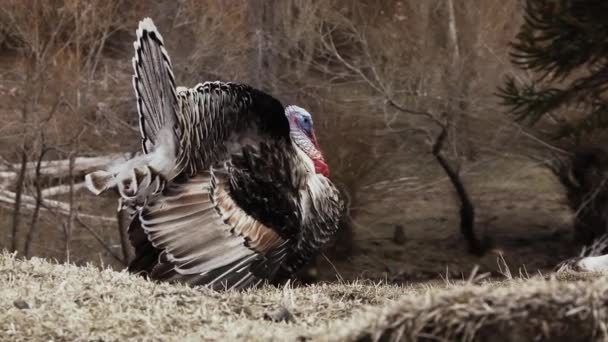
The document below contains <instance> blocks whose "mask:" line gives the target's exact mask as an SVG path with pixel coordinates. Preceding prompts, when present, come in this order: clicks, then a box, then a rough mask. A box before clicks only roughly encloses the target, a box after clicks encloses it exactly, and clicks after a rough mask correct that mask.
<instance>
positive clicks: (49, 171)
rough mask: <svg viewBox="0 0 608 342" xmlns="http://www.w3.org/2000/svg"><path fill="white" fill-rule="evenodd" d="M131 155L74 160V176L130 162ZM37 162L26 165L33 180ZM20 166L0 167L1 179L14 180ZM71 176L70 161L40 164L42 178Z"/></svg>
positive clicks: (27, 172) (51, 161)
mask: <svg viewBox="0 0 608 342" xmlns="http://www.w3.org/2000/svg"><path fill="white" fill-rule="evenodd" d="M131 156H132V154H131V153H115V154H110V155H106V156H99V157H78V158H76V159H74V170H72V174H73V175H74V176H82V175H84V174H85V173H87V172H89V171H92V170H95V169H100V168H104V167H106V166H108V165H111V164H114V163H117V162H120V161H124V160H128V159H129V158H131ZM36 164H37V163H36V162H28V163H27V164H26V177H28V178H31V177H33V176H34V175H35V173H36ZM19 167H20V165H18V164H9V165H0V179H12V178H16V177H17V172H16V170H18V169H19ZM69 174H70V160H69V159H62V160H48V161H43V162H42V163H41V164H40V176H41V177H44V178H49V177H50V178H62V177H68V175H69Z"/></svg>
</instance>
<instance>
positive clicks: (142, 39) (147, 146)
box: [133, 18, 178, 153]
mask: <svg viewBox="0 0 608 342" xmlns="http://www.w3.org/2000/svg"><path fill="white" fill-rule="evenodd" d="M133 45H134V48H135V57H133V71H134V73H135V74H134V75H133V88H134V89H135V94H136V96H137V110H138V113H139V123H140V130H141V135H142V145H143V148H144V151H145V152H146V153H148V152H150V150H151V148H152V147H153V146H154V145H155V144H156V143H157V142H158V141H157V136H158V134H159V132H160V131H161V130H162V129H163V128H164V127H168V128H171V129H173V126H174V124H175V122H176V120H175V115H176V111H177V107H178V104H177V93H176V87H175V77H174V76H173V70H172V67H171V59H170V58H169V54H168V53H167V51H166V50H165V47H164V42H163V38H162V36H161V35H160V33H159V32H158V30H157V29H156V26H155V25H154V23H153V22H152V19H150V18H145V19H144V20H142V21H140V22H139V28H138V29H137V40H136V41H135V43H134V44H133Z"/></svg>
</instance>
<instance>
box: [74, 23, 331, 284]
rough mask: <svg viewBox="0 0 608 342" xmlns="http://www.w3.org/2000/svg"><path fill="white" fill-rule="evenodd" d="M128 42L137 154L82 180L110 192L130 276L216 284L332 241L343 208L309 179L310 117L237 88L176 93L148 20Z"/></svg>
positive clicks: (302, 260)
mask: <svg viewBox="0 0 608 342" xmlns="http://www.w3.org/2000/svg"><path fill="white" fill-rule="evenodd" d="M137 37H138V38H137V41H136V42H135V44H134V45H135V57H134V59H133V67H134V72H135V75H134V78H133V85H134V89H135V93H136V96H137V105H138V112H139V115H140V128H141V134H142V149H143V152H144V154H143V155H142V156H139V157H136V158H134V159H132V160H129V161H127V162H126V163H124V164H120V165H114V166H111V167H109V168H108V169H106V170H102V171H97V172H94V173H91V174H89V175H87V177H86V184H87V186H88V188H89V189H90V190H91V191H93V192H94V193H96V194H99V193H101V192H103V191H105V190H108V189H113V188H115V189H117V190H118V193H119V195H120V204H119V209H120V210H124V211H126V212H127V215H126V216H127V217H128V220H129V223H128V226H129V230H128V232H129V238H130V242H131V244H132V245H133V247H134V249H135V258H134V259H133V260H131V261H130V263H129V270H130V271H132V272H135V273H141V274H145V275H147V276H148V277H149V278H151V279H154V280H161V281H178V282H184V283H187V284H190V285H204V286H209V287H212V288H214V289H243V288H249V287H255V286H259V285H261V284H264V283H267V282H270V283H273V282H279V281H281V280H284V279H285V278H287V277H289V276H291V275H292V274H293V273H294V272H295V271H297V270H298V269H299V268H301V267H302V266H303V265H304V264H306V263H307V262H308V261H309V260H310V259H311V258H312V257H313V256H314V255H315V254H316V253H318V251H319V249H320V248H321V247H322V246H323V245H324V244H325V243H326V242H328V241H329V240H330V239H331V237H332V236H333V235H334V233H335V232H336V230H337V226H338V220H339V216H340V214H341V212H342V206H343V204H342V200H341V198H340V196H339V192H338V191H337V190H336V188H335V187H334V186H333V184H332V183H331V181H330V180H329V179H328V178H327V177H326V175H327V174H322V173H323V172H322V173H319V172H318V171H319V170H324V169H323V168H320V167H319V165H326V164H324V161H323V159H322V155H321V153H320V151H319V150H318V149H317V147H318V146H317V144H316V139H315V137H314V132H313V131H312V122H311V121H310V120H311V118H310V114H308V113H307V112H305V111H304V110H303V109H301V108H299V107H295V106H290V107H287V108H285V107H284V106H283V105H282V104H281V103H280V102H279V101H278V100H276V99H275V98H273V97H272V96H270V95H268V94H265V93H263V92H261V91H259V90H256V89H254V88H251V87H249V86H246V85H242V84H235V83H225V82H206V83H203V84H199V85H197V86H195V87H194V88H185V87H176V86H175V80H174V77H173V72H172V66H171V62H170V59H169V56H168V54H167V52H166V50H165V48H164V43H163V39H162V37H161V35H160V34H159V33H158V31H157V29H156V27H155V26H154V24H153V23H152V21H151V20H150V19H144V20H143V21H142V22H140V26H139V29H138V30H137ZM300 122H302V123H306V125H302V126H300V124H299V123H300ZM301 127H302V128H301Z"/></svg>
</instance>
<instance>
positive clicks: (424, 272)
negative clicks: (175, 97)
mask: <svg viewBox="0 0 608 342" xmlns="http://www.w3.org/2000/svg"><path fill="white" fill-rule="evenodd" d="M484 170H485V172H484ZM488 170H489V171H488ZM498 170H500V171H502V172H501V173H500V175H499V176H495V175H496V174H499V173H497V171H498ZM463 174H464V180H465V183H469V187H470V189H469V191H470V192H471V197H472V199H473V202H474V203H475V205H476V214H477V218H476V231H477V233H478V235H479V237H480V238H481V239H482V240H483V241H485V242H487V243H488V244H489V245H490V246H491V248H490V250H489V251H488V252H487V253H486V255H484V256H482V257H477V256H474V255H471V254H470V253H468V252H467V249H466V244H465V241H464V239H463V238H462V236H461V234H460V231H459V216H458V215H459V214H458V209H459V208H458V206H457V202H456V198H455V196H454V194H453V192H452V191H453V190H452V188H451V185H450V184H449V182H448V180H447V178H446V177H445V176H442V175H441V174H438V175H437V177H436V178H434V179H431V180H428V181H426V182H425V183H424V184H428V186H425V185H424V184H423V185H421V182H420V180H419V179H416V177H415V176H416V175H415V174H412V176H411V178H412V179H414V181H413V182H410V184H405V185H404V186H401V187H400V188H399V189H394V190H391V189H387V188H383V187H382V186H377V187H375V188H371V189H369V193H367V194H366V196H368V197H367V198H368V199H367V200H366V201H365V202H364V203H361V204H360V206H361V207H363V208H364V209H362V210H359V211H356V212H355V232H354V250H353V256H351V257H348V258H346V259H345V260H339V258H338V260H334V261H332V263H333V266H331V265H329V266H328V265H327V264H328V262H327V261H326V260H325V259H320V260H319V264H320V265H323V264H325V266H324V267H323V266H321V269H322V270H323V272H322V274H323V276H322V278H324V279H327V280H329V279H331V278H334V279H335V277H336V273H338V274H339V276H338V277H342V278H344V279H349V280H353V279H360V278H365V279H376V280H389V281H397V282H405V283H407V282H417V281H421V280H426V279H440V278H445V277H448V278H459V279H460V278H463V277H464V278H466V277H467V276H468V274H469V273H470V272H471V271H472V270H473V268H475V267H476V266H478V267H479V269H478V271H477V272H482V273H483V272H491V273H492V274H493V275H497V274H499V273H500V272H501V270H500V266H501V265H503V261H501V259H504V262H506V263H507V264H508V265H509V267H510V268H511V269H512V270H521V272H523V273H524V274H525V273H528V274H536V273H537V272H543V273H545V272H550V271H551V270H552V269H553V267H554V266H555V265H556V264H557V263H558V262H559V261H561V260H563V259H564V258H567V257H570V256H573V255H575V254H577V253H578V248H579V247H580V246H575V245H574V244H573V235H572V228H571V219H572V217H571V216H572V215H571V212H570V210H569V209H568V207H567V206H566V205H565V202H564V201H565V200H564V197H563V196H564V195H563V193H562V192H561V187H560V186H559V184H558V183H557V181H556V180H555V178H554V177H553V175H552V174H551V173H550V172H549V171H548V170H547V169H546V168H544V167H543V166H540V165H538V164H536V163H534V162H531V161H529V160H528V161H527V160H522V159H511V160H495V161H493V162H491V163H484V164H482V165H478V166H474V167H472V168H471V169H469V170H466V171H465V172H464V173H463ZM490 176H491V177H490ZM397 226H401V227H402V232H403V234H399V233H397V235H398V236H395V234H396V233H395V230H399V228H396V227H397Z"/></svg>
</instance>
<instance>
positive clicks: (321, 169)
mask: <svg viewBox="0 0 608 342" xmlns="http://www.w3.org/2000/svg"><path fill="white" fill-rule="evenodd" d="M314 164H315V172H316V173H320V174H322V175H323V176H325V177H329V165H327V163H325V161H324V160H322V159H316V160H314Z"/></svg>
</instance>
